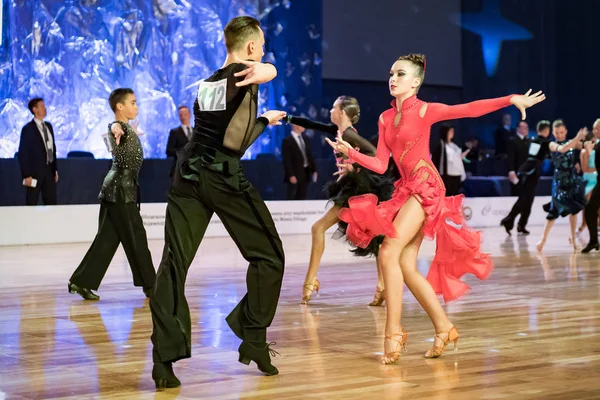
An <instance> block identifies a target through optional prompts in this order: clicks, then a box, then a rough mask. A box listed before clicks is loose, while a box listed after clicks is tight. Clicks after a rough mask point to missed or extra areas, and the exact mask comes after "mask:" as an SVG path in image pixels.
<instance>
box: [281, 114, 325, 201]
mask: <svg viewBox="0 0 600 400" xmlns="http://www.w3.org/2000/svg"><path fill="white" fill-rule="evenodd" d="M291 126H292V132H291V134H290V136H288V137H286V138H285V139H283V141H282V142H281V158H282V159H283V166H284V168H285V182H286V183H287V184H288V191H287V199H288V200H306V195H307V193H308V186H309V184H310V181H311V178H312V181H313V182H316V181H317V171H316V167H315V160H314V158H313V154H312V149H311V146H310V141H309V140H308V138H306V137H305V136H304V135H302V133H303V132H304V131H305V129H304V128H302V127H301V126H298V125H291Z"/></svg>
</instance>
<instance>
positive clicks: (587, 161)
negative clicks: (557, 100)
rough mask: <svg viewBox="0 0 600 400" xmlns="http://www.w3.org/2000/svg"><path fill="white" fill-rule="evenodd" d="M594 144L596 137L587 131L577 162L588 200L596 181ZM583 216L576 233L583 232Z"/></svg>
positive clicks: (584, 224)
mask: <svg viewBox="0 0 600 400" xmlns="http://www.w3.org/2000/svg"><path fill="white" fill-rule="evenodd" d="M595 145H596V138H595V137H594V134H593V133H592V132H589V133H588V134H587V135H586V137H585V141H584V143H583V149H582V150H581V153H579V163H580V164H581V168H582V169H583V179H584V180H585V198H586V200H588V201H589V200H590V197H591V196H592V190H593V189H594V187H595V186H596V182H597V179H598V172H597V170H596V162H595V161H594V158H595V154H596V150H594V146H595ZM586 226H587V225H586V223H585V217H583V218H582V219H581V226H580V227H579V229H578V230H577V233H581V232H583V230H584V229H585V227H586Z"/></svg>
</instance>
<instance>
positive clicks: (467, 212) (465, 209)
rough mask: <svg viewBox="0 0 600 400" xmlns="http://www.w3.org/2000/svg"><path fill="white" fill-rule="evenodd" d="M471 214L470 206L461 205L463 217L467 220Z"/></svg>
mask: <svg viewBox="0 0 600 400" xmlns="http://www.w3.org/2000/svg"><path fill="white" fill-rule="evenodd" d="M472 216H473V209H471V207H463V217H464V219H466V220H467V221H468V220H470V219H471V217H472Z"/></svg>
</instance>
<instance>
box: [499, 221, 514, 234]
mask: <svg viewBox="0 0 600 400" xmlns="http://www.w3.org/2000/svg"><path fill="white" fill-rule="evenodd" d="M500 225H501V226H503V227H504V229H506V233H508V236H512V233H510V231H512V229H513V223H512V222H511V221H509V220H507V219H506V218H504V219H503V220H502V221H500Z"/></svg>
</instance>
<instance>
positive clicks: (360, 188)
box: [287, 96, 394, 306]
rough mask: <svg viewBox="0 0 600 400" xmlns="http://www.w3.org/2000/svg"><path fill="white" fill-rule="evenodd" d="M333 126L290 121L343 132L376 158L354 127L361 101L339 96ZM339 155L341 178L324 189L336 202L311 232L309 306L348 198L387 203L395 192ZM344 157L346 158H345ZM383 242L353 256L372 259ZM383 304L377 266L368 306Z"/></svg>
mask: <svg viewBox="0 0 600 400" xmlns="http://www.w3.org/2000/svg"><path fill="white" fill-rule="evenodd" d="M329 114H330V118H331V122H332V124H322V123H319V122H314V121H311V120H309V119H306V118H300V117H294V116H291V115H289V116H288V117H287V121H288V122H289V123H292V124H294V125H299V126H302V127H304V128H306V129H314V130H317V131H321V132H325V133H329V134H332V135H335V134H337V133H338V132H341V133H342V137H343V138H344V140H346V141H347V142H348V143H350V145H351V146H352V148H356V149H358V151H360V152H361V153H363V154H370V155H375V150H376V149H375V146H373V145H372V144H371V143H370V142H369V141H368V140H367V139H365V138H363V137H361V136H360V135H359V134H358V132H357V131H356V129H355V128H354V126H353V125H354V124H356V123H358V120H359V117H360V106H359V104H358V101H357V100H356V99H355V98H353V97H349V96H340V97H339V98H338V99H337V100H336V101H335V102H334V103H333V107H332V108H331V111H330V112H329ZM338 156H341V155H339V154H336V159H337V160H338V168H340V170H339V171H338V172H337V173H336V174H338V175H340V177H339V179H338V180H337V181H333V182H330V183H328V184H327V186H326V187H325V190H326V192H327V198H328V199H330V201H331V202H333V207H331V208H330V209H329V210H328V211H327V212H326V213H325V214H324V215H323V216H322V217H321V218H320V219H319V220H318V221H317V222H315V223H314V224H313V226H312V229H311V234H312V247H311V250H310V261H309V264H308V271H307V272H306V277H305V279H304V286H303V287H302V299H301V301H300V302H301V304H308V302H309V301H310V299H311V295H312V292H313V291H317V292H318V291H319V287H320V283H319V280H318V279H317V272H318V271H319V266H320V264H321V258H322V257H323V252H324V251H325V232H326V231H327V229H329V228H331V227H332V226H333V225H334V224H335V223H339V222H340V220H339V218H338V213H339V211H340V209H341V208H342V207H347V206H348V199H349V198H350V197H352V196H356V195H360V194H365V193H376V194H377V197H378V198H379V199H380V200H388V199H389V198H390V197H391V195H392V191H393V190H394V186H393V182H392V181H391V180H390V179H386V178H385V177H382V176H379V175H376V174H373V173H372V172H370V171H368V170H365V169H363V168H356V169H355V168H354V167H353V166H352V164H351V161H352V160H342V159H341V157H340V158H338ZM344 158H347V157H346V156H344ZM345 229H346V224H345V223H344V222H342V223H341V224H340V227H339V229H338V231H339V232H338V233H337V234H336V237H338V238H339V237H341V236H343V235H344V234H345ZM382 241H383V237H380V238H378V239H377V240H374V241H373V243H372V245H371V246H369V247H368V248H366V249H355V250H353V252H354V254H355V255H357V256H370V255H375V256H377V253H378V251H379V245H380V244H381V242H382ZM383 301H384V285H383V278H382V275H381V268H380V266H379V263H378V266H377V288H376V290H375V295H374V298H373V301H372V302H371V303H369V305H371V306H380V305H382V304H383Z"/></svg>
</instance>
